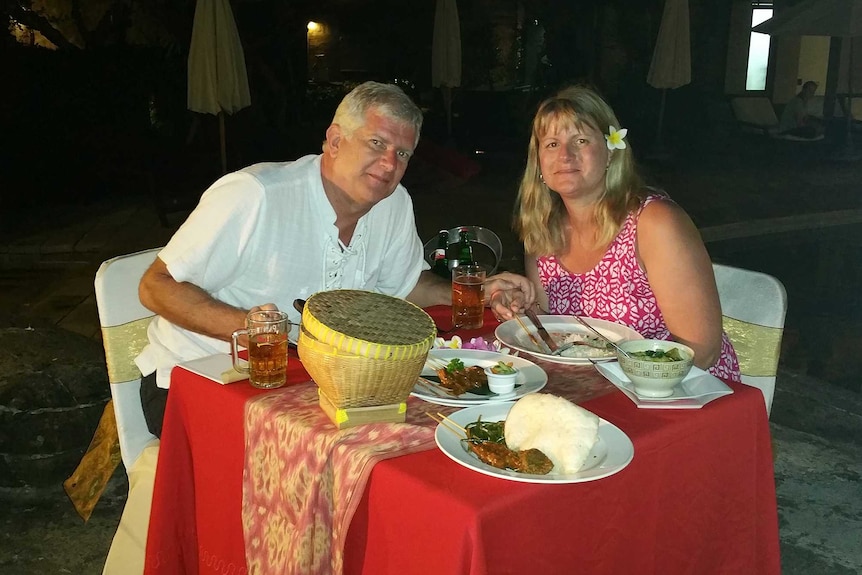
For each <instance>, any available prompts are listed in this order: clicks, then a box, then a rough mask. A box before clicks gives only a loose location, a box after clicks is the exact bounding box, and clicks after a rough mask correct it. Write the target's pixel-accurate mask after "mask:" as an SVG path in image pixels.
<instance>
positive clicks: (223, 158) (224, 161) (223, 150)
mask: <svg viewBox="0 0 862 575" xmlns="http://www.w3.org/2000/svg"><path fill="white" fill-rule="evenodd" d="M218 133H219V147H220V149H221V173H222V174H226V173H227V150H226V148H225V143H224V140H225V138H224V112H219V113H218Z"/></svg>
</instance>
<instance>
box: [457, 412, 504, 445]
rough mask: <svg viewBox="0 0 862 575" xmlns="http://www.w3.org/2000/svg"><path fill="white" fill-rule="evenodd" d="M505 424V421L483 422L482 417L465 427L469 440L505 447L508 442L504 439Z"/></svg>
mask: <svg viewBox="0 0 862 575" xmlns="http://www.w3.org/2000/svg"><path fill="white" fill-rule="evenodd" d="M504 424H505V422H504V421H482V417H481V416H480V417H479V419H478V420H477V421H474V422H472V423H468V424H467V425H465V426H464V429H465V430H466V432H467V438H468V439H479V440H482V441H492V442H494V443H502V444H504V445H505V443H506V440H505V439H504V438H503V425H504Z"/></svg>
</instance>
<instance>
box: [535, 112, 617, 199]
mask: <svg viewBox="0 0 862 575" xmlns="http://www.w3.org/2000/svg"><path fill="white" fill-rule="evenodd" d="M609 154H610V151H609V150H608V147H607V144H606V143H605V137H604V135H603V134H601V133H600V132H599V131H598V130H596V129H595V128H593V127H591V126H590V125H588V124H586V123H584V122H582V123H581V124H580V126H576V125H574V124H571V123H569V122H566V123H563V122H554V123H552V124H551V125H550V126H549V128H548V130H547V132H545V134H544V135H543V136H542V137H541V138H539V168H540V170H541V173H542V177H543V178H544V180H545V184H546V185H547V186H548V187H549V188H550V189H551V190H553V191H555V192H557V193H558V194H560V196H561V197H562V198H563V199H567V198H584V199H591V198H595V199H597V198H599V197H600V196H601V195H602V193H604V190H605V172H606V171H607V166H608V161H609V160H610V155H609Z"/></svg>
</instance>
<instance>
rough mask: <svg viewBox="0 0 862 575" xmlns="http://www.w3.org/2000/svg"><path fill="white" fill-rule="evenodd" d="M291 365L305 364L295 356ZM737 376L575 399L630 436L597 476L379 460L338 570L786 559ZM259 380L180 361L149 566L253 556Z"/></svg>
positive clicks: (763, 564) (748, 566) (682, 566)
mask: <svg viewBox="0 0 862 575" xmlns="http://www.w3.org/2000/svg"><path fill="white" fill-rule="evenodd" d="M446 309H448V308H444V309H432V310H429V311H430V312H431V313H432V316H435V319H436V318H439V317H442V316H443V315H444V314H445V312H446ZM439 325H440V326H441V327H442V328H444V329H445V328H446V326H447V325H448V324H447V322H446V320H445V319H440V321H439ZM483 331H485V332H486V333H487V332H488V331H489V330H487V329H486V330H483ZM465 335H467V336H468V337H469V336H470V335H475V334H470V333H468V334H465ZM596 376H597V377H600V376H599V375H598V374H596ZM288 380H289V382H291V383H298V382H302V381H307V380H308V377H307V375H306V374H305V373H304V370H302V367H301V364H300V362H299V361H298V359H296V358H293V359H292V361H291V362H290V372H289V375H288ZM731 387H733V389H734V393H733V394H732V395H730V396H727V397H724V398H721V399H718V400H716V401H713V402H711V403H709V404H708V405H706V406H705V407H704V408H703V409H699V410H645V409H638V408H637V407H636V406H635V405H634V404H633V403H632V402H631V401H629V400H628V399H627V398H626V397H625V396H624V395H623V394H622V393H620V392H614V393H611V394H609V395H605V396H603V397H599V398H597V399H593V400H590V401H588V402H586V403H585V404H583V405H584V407H586V408H587V409H589V410H591V411H593V412H594V413H596V414H598V415H600V416H601V417H604V418H605V419H607V420H609V421H611V422H612V423H614V424H615V425H617V426H618V427H620V428H621V429H622V430H623V431H624V432H625V433H626V434H627V435H628V436H629V437H630V438H631V440H632V442H633V443H634V446H635V456H634V460H633V461H632V462H631V464H629V466H628V467H627V468H626V469H624V470H623V471H621V472H620V473H617V474H616V475H613V476H611V477H607V478H605V479H601V480H598V481H593V482H588V483H578V484H568V485H534V484H525V483H516V482H511V481H505V480H501V479H497V478H491V477H486V476H484V475H481V474H478V473H475V472H473V471H470V470H468V469H465V468H463V467H461V466H459V465H457V464H455V463H454V462H452V461H451V460H449V459H448V458H447V457H446V456H445V455H443V454H442V453H441V452H440V451H439V450H436V449H434V450H431V451H425V452H421V453H416V454H412V455H406V456H403V457H398V458H395V459H390V460H386V461H382V462H380V463H378V464H377V465H376V466H375V467H374V470H373V471H372V473H371V478H370V481H369V483H368V486H367V488H366V492H365V495H364V498H363V500H362V502H361V503H360V506H359V509H358V510H357V512H356V514H355V516H354V518H353V522H352V523H351V527H350V532H349V535H348V540H347V544H346V550H345V573H348V574H355V573H365V574H374V575H385V574H388V573H392V574H399V575H402V574H411V573H416V574H427V573H439V574H470V575H480V574H494V575H496V574H508V573H511V574H521V573H543V574H553V573H560V574H566V575H568V574H570V573H573V572H583V573H591V574H595V573H607V574H613V575H616V574H619V573H662V574H665V573H698V574H703V573H722V574H723V573H746V574H750V573H779V572H780V567H779V547H778V520H777V511H776V501H775V484H774V479H773V468H772V450H771V442H770V435H769V426H768V422H767V416H766V411H765V409H764V405H763V398H762V397H761V395H760V391H759V390H757V389H754V388H751V387H748V386H745V385H741V384H739V385H737V384H731ZM260 393H267V392H266V391H261V390H256V389H254V388H252V387H251V386H249V385H248V384H246V383H237V384H232V385H227V386H221V385H218V384H215V383H214V382H212V381H210V380H207V379H205V378H202V377H200V376H197V375H194V374H192V373H191V372H188V371H186V370H184V369H176V370H175V371H174V373H173V376H172V383H171V392H170V395H169V400H168V405H167V411H166V414H165V424H164V430H163V434H162V442H161V447H160V453H159V464H158V470H157V474H156V484H155V492H154V495H153V507H152V514H151V518H150V529H149V535H148V540H147V566H146V573H148V574H155V573H159V574H162V573H171V574H173V573H177V574H179V573H187V574H191V573H219V574H236V575H241V574H243V573H245V572H246V563H245V547H244V539H243V531H242V517H241V506H242V471H243V461H244V457H243V456H244V451H243V450H244V416H243V414H244V405H245V402H246V400H247V399H248V398H249V397H252V396H254V395H256V394H260Z"/></svg>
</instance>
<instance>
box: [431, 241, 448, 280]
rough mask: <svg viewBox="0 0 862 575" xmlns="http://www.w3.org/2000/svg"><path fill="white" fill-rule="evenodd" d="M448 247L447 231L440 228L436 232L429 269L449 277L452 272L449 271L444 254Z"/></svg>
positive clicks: (446, 257) (441, 275)
mask: <svg viewBox="0 0 862 575" xmlns="http://www.w3.org/2000/svg"><path fill="white" fill-rule="evenodd" d="M448 248H449V232H448V231H446V230H440V232H439V233H438V234H437V249H435V250H434V262H433V263H432V264H431V271H433V272H434V273H435V274H437V275H438V276H440V277H444V278H447V279H449V278H451V277H452V274H451V272H450V271H449V257H448V256H447V255H446V250H447V249H448Z"/></svg>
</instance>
